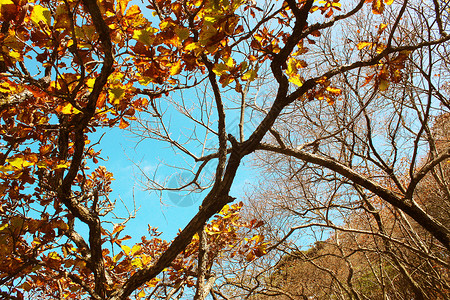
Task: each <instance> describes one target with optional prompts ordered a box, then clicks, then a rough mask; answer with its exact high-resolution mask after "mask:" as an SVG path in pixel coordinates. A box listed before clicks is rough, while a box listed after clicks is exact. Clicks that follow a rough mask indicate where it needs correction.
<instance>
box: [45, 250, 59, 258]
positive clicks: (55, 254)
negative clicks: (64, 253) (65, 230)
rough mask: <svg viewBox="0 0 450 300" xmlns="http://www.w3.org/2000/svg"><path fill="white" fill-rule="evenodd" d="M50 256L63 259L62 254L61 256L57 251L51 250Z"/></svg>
mask: <svg viewBox="0 0 450 300" xmlns="http://www.w3.org/2000/svg"><path fill="white" fill-rule="evenodd" d="M48 257H50V258H52V259H61V256H59V254H58V253H56V252H54V251H53V252H50V253H49V254H48Z"/></svg>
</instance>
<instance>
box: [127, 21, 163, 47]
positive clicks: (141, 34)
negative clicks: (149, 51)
mask: <svg viewBox="0 0 450 300" xmlns="http://www.w3.org/2000/svg"><path fill="white" fill-rule="evenodd" d="M157 31H158V29H156V28H153V27H151V26H149V27H147V28H145V29H142V30H135V31H134V33H133V39H135V40H137V41H139V42H141V43H143V44H145V45H147V46H151V45H152V44H153V41H154V40H155V37H154V36H153V34H155V33H156V32H157Z"/></svg>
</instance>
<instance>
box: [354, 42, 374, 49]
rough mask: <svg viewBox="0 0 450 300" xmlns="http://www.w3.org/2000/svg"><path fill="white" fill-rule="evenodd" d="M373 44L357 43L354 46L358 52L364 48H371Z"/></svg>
mask: <svg viewBox="0 0 450 300" xmlns="http://www.w3.org/2000/svg"><path fill="white" fill-rule="evenodd" d="M373 44H374V43H371V42H359V43H358V45H356V47H357V48H358V50H361V49H363V48H366V47H370V48H372V46H373Z"/></svg>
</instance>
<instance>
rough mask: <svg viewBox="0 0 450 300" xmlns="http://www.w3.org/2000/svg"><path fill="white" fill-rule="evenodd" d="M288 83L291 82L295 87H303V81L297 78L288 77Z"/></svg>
mask: <svg viewBox="0 0 450 300" xmlns="http://www.w3.org/2000/svg"><path fill="white" fill-rule="evenodd" d="M289 81H290V82H292V83H293V84H295V85H297V86H302V85H303V81H302V80H301V79H300V78H299V77H297V76H292V77H289Z"/></svg>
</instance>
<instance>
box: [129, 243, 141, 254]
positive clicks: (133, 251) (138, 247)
mask: <svg viewBox="0 0 450 300" xmlns="http://www.w3.org/2000/svg"><path fill="white" fill-rule="evenodd" d="M139 250H141V246H140V245H134V246H133V248H131V255H134V254H136V252H138V251H139Z"/></svg>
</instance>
